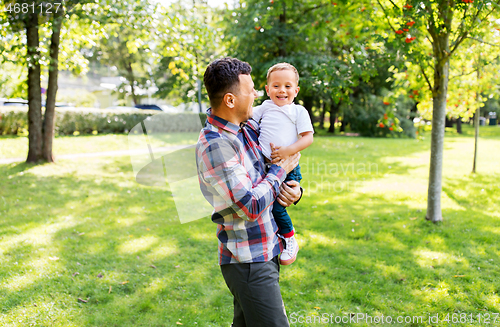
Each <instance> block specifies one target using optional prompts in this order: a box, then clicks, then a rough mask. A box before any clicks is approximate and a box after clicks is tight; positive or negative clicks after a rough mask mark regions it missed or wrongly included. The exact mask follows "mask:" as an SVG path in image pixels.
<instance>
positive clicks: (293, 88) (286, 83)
mask: <svg viewBox="0 0 500 327" xmlns="http://www.w3.org/2000/svg"><path fill="white" fill-rule="evenodd" d="M267 84H268V85H266V92H267V95H268V96H269V97H270V98H271V100H272V101H273V102H274V103H275V104H276V105H277V106H280V107H281V106H284V105H287V104H290V103H292V102H293V99H295V97H296V96H297V93H299V89H300V88H299V87H298V85H297V79H296V77H295V73H294V72H293V71H291V70H289V69H286V70H277V71H274V72H272V73H271V75H269V80H268V81H267Z"/></svg>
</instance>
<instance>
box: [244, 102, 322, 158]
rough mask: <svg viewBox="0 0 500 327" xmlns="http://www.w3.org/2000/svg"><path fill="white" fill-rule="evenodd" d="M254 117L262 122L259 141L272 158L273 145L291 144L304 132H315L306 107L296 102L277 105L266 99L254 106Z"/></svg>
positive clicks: (263, 151) (266, 155) (263, 150)
mask: <svg viewBox="0 0 500 327" xmlns="http://www.w3.org/2000/svg"><path fill="white" fill-rule="evenodd" d="M253 119H254V120H256V121H257V122H260V136H259V143H260V146H261V147H262V153H263V154H264V156H265V157H266V158H268V159H271V146H270V145H269V143H273V144H274V145H276V146H289V145H291V144H293V143H295V142H297V140H298V139H299V135H300V134H301V133H304V132H313V133H314V129H313V126H312V124H311V119H310V117H309V113H308V112H307V110H306V108H304V107H302V106H301V105H297V104H294V103H291V104H288V105H285V106H281V107H280V106H277V105H276V104H275V103H274V102H273V101H272V100H266V101H264V102H263V103H262V104H261V105H260V106H257V107H255V108H253Z"/></svg>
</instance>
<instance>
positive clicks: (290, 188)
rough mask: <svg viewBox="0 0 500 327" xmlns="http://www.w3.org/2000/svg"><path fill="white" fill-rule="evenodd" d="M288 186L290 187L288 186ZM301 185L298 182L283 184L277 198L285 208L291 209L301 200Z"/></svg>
mask: <svg viewBox="0 0 500 327" xmlns="http://www.w3.org/2000/svg"><path fill="white" fill-rule="evenodd" d="M287 184H288V185H287ZM300 195H301V192H300V184H299V182H297V181H287V182H284V183H283V184H281V187H280V194H279V195H278V197H277V198H276V201H278V202H279V204H281V205H282V206H283V207H289V206H291V205H292V204H293V203H294V202H297V200H298V199H300Z"/></svg>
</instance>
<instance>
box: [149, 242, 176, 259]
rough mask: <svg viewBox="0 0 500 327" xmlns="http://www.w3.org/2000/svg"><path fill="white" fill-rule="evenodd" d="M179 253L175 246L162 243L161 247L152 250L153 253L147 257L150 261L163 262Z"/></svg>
mask: <svg viewBox="0 0 500 327" xmlns="http://www.w3.org/2000/svg"><path fill="white" fill-rule="evenodd" d="M178 252H179V251H178V249H177V246H176V245H175V244H167V243H166V242H162V243H161V244H160V245H158V246H156V247H155V248H154V249H152V250H151V252H150V253H149V254H148V255H147V258H148V259H150V260H161V259H164V258H166V257H168V256H170V255H172V254H177V253H178Z"/></svg>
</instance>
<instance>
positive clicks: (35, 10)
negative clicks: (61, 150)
mask: <svg viewBox="0 0 500 327" xmlns="http://www.w3.org/2000/svg"><path fill="white" fill-rule="evenodd" d="M81 2H82V1H78V0H76V1H66V2H64V3H51V2H46V1H39V0H36V1H25V0H21V1H17V2H12V1H4V6H5V11H2V16H0V22H2V23H3V24H5V25H6V26H7V27H9V31H10V33H9V32H7V33H5V32H4V33H5V34H3V35H2V36H3V38H4V39H11V40H15V41H16V42H13V43H11V44H9V46H8V47H5V46H4V47H2V49H1V50H2V59H3V61H10V62H12V61H13V59H15V58H16V55H13V53H14V51H15V50H19V49H22V48H23V44H22V37H19V36H16V34H22V33H23V30H24V32H25V36H26V44H25V49H26V54H25V56H23V57H22V59H24V62H25V63H26V66H27V68H28V74H27V76H28V81H27V84H28V131H29V136H28V139H29V147H28V157H27V160H26V162H38V161H40V160H43V161H47V162H53V161H54V158H53V156H52V140H53V137H54V117H55V99H56V94H57V75H58V66H59V60H58V58H59V47H60V35H61V28H62V22H63V21H64V18H65V17H67V16H68V10H69V9H71V8H73V7H74V6H75V5H77V4H79V3H81ZM68 17H69V16H68ZM42 25H49V27H50V31H51V36H50V46H49V56H48V57H45V56H44V55H43V54H42V53H41V52H40V49H41V48H42V46H41V44H40V26H42ZM42 33H43V31H42ZM17 58H19V56H17ZM46 62H48V70H49V78H48V80H49V82H48V88H47V100H46V104H45V114H44V115H42V92H41V90H42V89H41V82H40V80H41V75H42V66H43V65H44V64H46Z"/></svg>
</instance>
